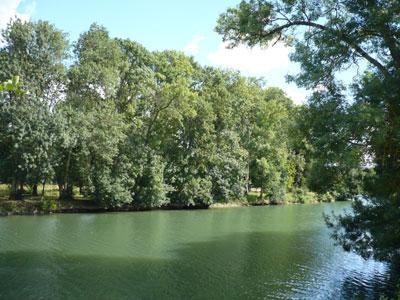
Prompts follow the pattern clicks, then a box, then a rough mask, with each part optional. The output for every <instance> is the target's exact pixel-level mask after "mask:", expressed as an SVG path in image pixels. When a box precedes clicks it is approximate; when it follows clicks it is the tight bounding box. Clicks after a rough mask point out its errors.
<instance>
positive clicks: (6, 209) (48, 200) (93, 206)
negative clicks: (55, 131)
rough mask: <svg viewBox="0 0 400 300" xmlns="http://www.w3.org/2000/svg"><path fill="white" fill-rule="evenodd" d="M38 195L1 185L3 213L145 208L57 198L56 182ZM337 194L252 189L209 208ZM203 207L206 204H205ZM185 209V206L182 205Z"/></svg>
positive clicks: (0, 210) (307, 201)
mask: <svg viewBox="0 0 400 300" xmlns="http://www.w3.org/2000/svg"><path fill="white" fill-rule="evenodd" d="M38 190H39V194H40V195H39V196H32V195H31V190H30V188H29V187H28V186H27V187H25V194H24V197H23V200H9V186H8V185H6V184H0V215H2V216H6V215H37V214H48V213H79V212H106V211H139V210H146V209H145V208H140V207H136V206H134V205H129V206H124V207H119V208H105V207H101V206H99V205H98V204H97V203H96V202H94V201H93V200H88V199H84V198H83V196H82V195H80V194H79V191H78V190H77V189H76V190H75V191H74V200H72V201H60V200H58V187H57V185H46V186H45V190H44V194H43V196H42V195H41V192H42V186H39V188H38ZM334 199H335V198H334V196H333V195H330V194H324V195H319V194H316V193H313V192H306V191H296V192H290V193H287V194H286V195H285V196H284V197H283V199H282V200H280V201H270V200H268V199H260V193H259V192H258V191H251V192H250V193H249V194H248V195H247V196H246V198H244V199H241V200H234V201H230V202H226V203H218V202H217V203H213V204H212V205H210V208H226V207H243V206H263V205H284V204H311V203H320V202H333V201H334ZM202 208H204V207H202ZM159 209H180V208H179V207H175V206H166V207H161V208H159ZM181 209H183V207H182V208H181Z"/></svg>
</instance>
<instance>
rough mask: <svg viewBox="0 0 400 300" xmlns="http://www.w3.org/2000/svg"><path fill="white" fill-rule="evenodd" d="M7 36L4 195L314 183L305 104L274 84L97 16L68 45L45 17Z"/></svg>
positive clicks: (177, 199) (107, 195) (293, 187)
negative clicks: (153, 43) (116, 29)
mask: <svg viewBox="0 0 400 300" xmlns="http://www.w3.org/2000/svg"><path fill="white" fill-rule="evenodd" d="M2 35H3V41H4V43H3V46H2V47H1V48H0V61H1V71H0V81H1V82H5V83H4V84H2V90H3V91H2V92H1V98H0V127H1V129H0V153H1V155H0V166H1V167H0V181H1V182H3V183H7V184H9V185H10V186H11V189H10V191H11V192H10V198H11V199H21V198H23V197H24V195H26V194H27V193H33V194H38V193H39V192H40V191H38V186H43V191H44V185H45V184H46V183H48V184H49V183H56V184H57V185H58V187H59V198H60V199H64V200H72V199H74V197H75V196H77V193H80V194H81V195H83V197H84V198H86V199H92V200H94V201H96V202H97V203H98V205H101V206H104V207H120V206H124V205H133V206H136V207H138V208H151V207H161V206H165V205H168V206H172V207H188V206H208V205H210V204H211V203H213V202H228V201H232V200H240V199H243V198H244V197H245V196H246V194H247V193H248V192H249V191H250V190H251V189H258V190H259V191H260V194H261V195H260V197H261V199H263V198H265V199H267V200H269V201H271V202H280V201H282V200H283V198H284V197H285V194H287V193H288V192H296V193H298V194H299V197H300V196H301V195H302V192H299V191H303V190H305V189H307V187H308V186H313V185H314V186H317V184H315V183H312V182H308V181H307V180H306V178H305V176H306V173H310V169H309V168H306V166H305V165H306V162H308V161H310V160H311V158H310V157H312V156H313V155H311V153H312V151H310V150H309V147H308V146H307V143H306V142H305V140H306V135H305V134H304V132H305V130H304V128H303V127H305V126H306V124H305V123H304V124H303V125H301V126H300V124H302V123H301V122H300V120H301V119H302V118H301V116H304V111H303V110H302V108H301V107H299V106H295V105H294V104H293V103H292V101H291V100H290V99H289V98H287V96H286V95H285V94H284V92H283V91H282V90H280V89H277V88H266V87H265V86H264V84H263V82H262V81H261V80H259V79H255V78H246V77H243V76H241V75H240V74H239V73H236V72H231V71H223V70H220V69H215V68H211V67H202V66H200V65H199V64H197V63H196V62H195V61H194V60H193V59H192V58H191V57H187V56H185V55H184V54H183V53H180V52H176V51H163V52H150V51H148V50H147V49H145V48H144V47H143V46H141V45H139V44H138V43H136V42H134V41H131V40H123V39H118V38H111V37H110V36H109V34H108V32H107V30H106V29H105V28H104V27H102V26H99V25H96V24H93V25H92V26H91V27H90V29H89V30H88V31H87V32H84V33H83V34H81V36H80V37H79V40H78V41H77V42H76V43H74V44H73V46H72V51H70V49H71V47H70V45H69V42H68V41H67V39H66V35H65V34H64V33H62V32H61V31H59V30H58V29H57V28H55V27H54V26H53V25H51V24H49V23H47V22H42V21H39V22H22V21H19V20H16V21H13V22H11V23H10V24H9V25H8V27H7V28H6V29H5V30H4V31H3V33H2ZM16 74H17V75H18V76H19V78H20V81H17V79H14V82H12V81H8V80H9V79H10V78H13V76H14V75H16ZM22 91H24V92H22ZM28 186H30V188H29V189H27V187H28ZM329 188H330V187H327V188H326V189H325V190H329Z"/></svg>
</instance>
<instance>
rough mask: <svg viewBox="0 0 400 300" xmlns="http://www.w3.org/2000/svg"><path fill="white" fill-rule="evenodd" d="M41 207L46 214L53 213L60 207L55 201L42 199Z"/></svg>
mask: <svg viewBox="0 0 400 300" xmlns="http://www.w3.org/2000/svg"><path fill="white" fill-rule="evenodd" d="M39 207H40V210H42V211H44V212H51V211H55V210H57V208H58V205H57V202H56V201H55V200H54V199H42V200H41V201H40V206H39Z"/></svg>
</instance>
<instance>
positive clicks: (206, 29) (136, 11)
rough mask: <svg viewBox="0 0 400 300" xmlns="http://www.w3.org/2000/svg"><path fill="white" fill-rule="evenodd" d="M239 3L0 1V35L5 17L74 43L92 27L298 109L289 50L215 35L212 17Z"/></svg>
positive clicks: (301, 97) (301, 95) (300, 95)
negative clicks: (236, 76) (282, 98)
mask: <svg viewBox="0 0 400 300" xmlns="http://www.w3.org/2000/svg"><path fill="white" fill-rule="evenodd" d="M239 2H240V0H201V1H199V0H168V1H167V0H79V1H78V0H0V29H2V28H4V27H5V26H6V24H7V22H8V20H9V19H10V18H11V17H15V16H17V17H19V18H22V19H24V20H33V21H37V20H47V21H49V22H51V23H53V24H54V25H55V26H56V27H57V28H58V29H60V30H62V31H64V32H65V33H67V34H68V38H69V40H70V41H76V40H77V39H78V37H79V34H81V33H82V32H84V31H86V30H88V29H89V26H90V24H92V23H94V22H96V23H98V24H100V25H103V26H105V27H106V28H107V29H108V30H109V32H110V35H111V36H112V37H120V38H130V39H132V40H135V41H137V42H139V43H141V44H142V45H144V46H145V47H146V48H148V49H150V50H165V49H174V50H179V51H183V52H185V53H186V54H187V55H191V56H193V57H194V58H195V59H196V60H197V61H198V62H199V63H201V64H202V65H212V66H216V67H220V68H225V69H234V70H239V71H240V72H241V73H242V74H243V75H246V76H256V77H263V78H264V79H265V81H266V84H267V86H277V87H280V88H282V89H283V90H284V91H285V92H286V93H287V95H288V96H289V97H291V98H292V99H293V100H294V102H296V103H303V102H305V99H306V97H307V95H308V94H309V93H308V92H307V91H306V90H304V89H300V88H297V87H296V85H295V84H294V83H291V84H288V83H287V82H286V80H285V75H287V74H296V73H297V72H298V71H299V66H298V65H297V64H295V63H293V62H290V60H289V57H288V55H289V53H290V52H291V51H292V49H290V48H288V47H285V46H284V45H283V44H279V43H278V44H277V45H276V46H274V47H272V48H267V49H265V48H260V47H255V48H252V49H250V48H248V47H246V46H244V45H240V46H239V47H237V48H234V49H227V48H226V47H225V46H226V45H225V44H224V43H223V42H222V37H221V36H219V35H218V34H217V33H216V32H215V31H214V28H215V25H216V21H217V19H218V16H219V15H220V14H221V13H223V12H224V11H225V10H226V9H227V8H228V7H232V6H236V5H237V4H238V3H239Z"/></svg>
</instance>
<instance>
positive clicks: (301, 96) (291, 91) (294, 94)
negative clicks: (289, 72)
mask: <svg viewBox="0 0 400 300" xmlns="http://www.w3.org/2000/svg"><path fill="white" fill-rule="evenodd" d="M282 89H283V90H284V91H285V93H286V95H287V96H288V97H289V98H291V99H292V100H293V102H294V103H296V104H303V103H305V102H306V100H307V98H308V97H309V96H310V92H308V91H307V90H305V89H300V88H298V87H296V86H292V85H290V86H287V87H284V88H282Z"/></svg>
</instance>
